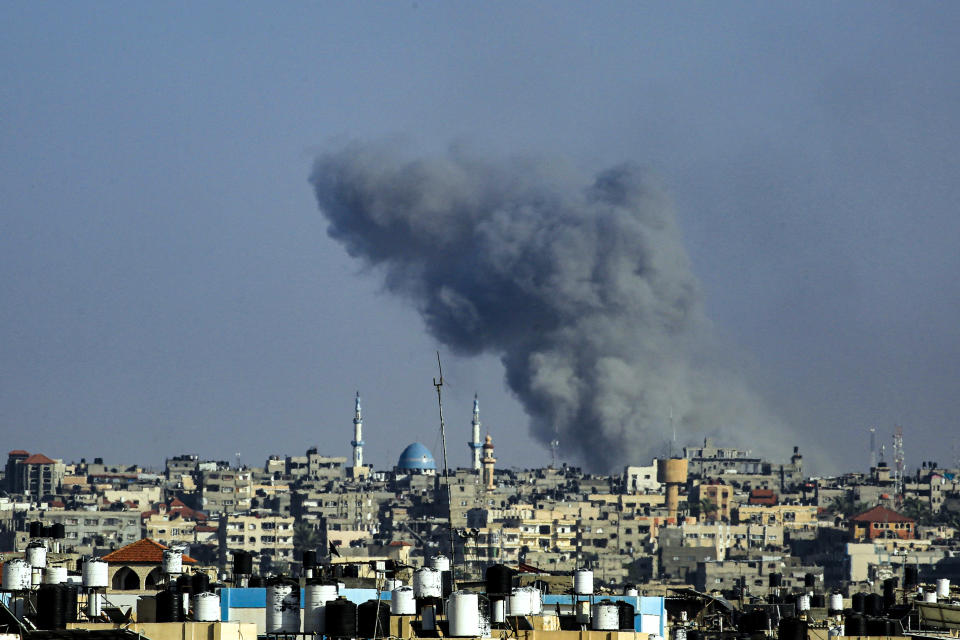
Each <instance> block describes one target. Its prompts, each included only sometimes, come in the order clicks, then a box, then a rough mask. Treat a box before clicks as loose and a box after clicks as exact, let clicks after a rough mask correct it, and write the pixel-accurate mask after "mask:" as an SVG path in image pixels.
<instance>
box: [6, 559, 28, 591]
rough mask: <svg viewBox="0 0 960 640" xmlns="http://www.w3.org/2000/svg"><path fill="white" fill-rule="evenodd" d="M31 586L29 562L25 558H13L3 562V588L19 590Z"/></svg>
mask: <svg viewBox="0 0 960 640" xmlns="http://www.w3.org/2000/svg"><path fill="white" fill-rule="evenodd" d="M30 586H31V579H30V564H29V563H28V562H27V561H26V560H21V559H20V558H14V559H13V560H8V561H7V562H4V563H3V588H4V589H7V590H10V591H21V590H23V589H29V588H30Z"/></svg>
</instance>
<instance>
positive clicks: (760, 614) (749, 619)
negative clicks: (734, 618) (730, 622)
mask: <svg viewBox="0 0 960 640" xmlns="http://www.w3.org/2000/svg"><path fill="white" fill-rule="evenodd" d="M769 627H770V615H769V614H768V613H767V611H766V610H765V609H754V610H753V611H750V612H747V613H745V614H743V615H742V616H740V625H739V630H740V631H742V632H743V633H755V632H757V631H766V630H767V629H768V628H769Z"/></svg>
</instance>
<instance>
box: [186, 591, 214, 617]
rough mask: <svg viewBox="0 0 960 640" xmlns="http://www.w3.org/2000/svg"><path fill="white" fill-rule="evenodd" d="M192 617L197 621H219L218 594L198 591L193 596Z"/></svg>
mask: <svg viewBox="0 0 960 640" xmlns="http://www.w3.org/2000/svg"><path fill="white" fill-rule="evenodd" d="M193 619H194V620H196V621H197V622H219V621H220V596H218V595H217V594H215V593H198V594H197V595H195V596H193Z"/></svg>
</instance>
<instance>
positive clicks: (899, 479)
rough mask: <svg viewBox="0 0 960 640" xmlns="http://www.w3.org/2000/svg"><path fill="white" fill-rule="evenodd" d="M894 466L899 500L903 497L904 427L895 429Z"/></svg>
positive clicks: (895, 487)
mask: <svg viewBox="0 0 960 640" xmlns="http://www.w3.org/2000/svg"><path fill="white" fill-rule="evenodd" d="M893 468H894V470H895V471H894V473H895V474H896V475H895V476H894V495H896V500H897V502H900V501H901V500H902V499H903V472H904V460H903V427H897V428H896V429H894V431H893Z"/></svg>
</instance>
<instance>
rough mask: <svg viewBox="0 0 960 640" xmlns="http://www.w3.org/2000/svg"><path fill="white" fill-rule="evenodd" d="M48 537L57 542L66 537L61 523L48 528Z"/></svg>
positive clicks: (65, 531)
mask: <svg viewBox="0 0 960 640" xmlns="http://www.w3.org/2000/svg"><path fill="white" fill-rule="evenodd" d="M50 536H51V537H53V538H55V539H57V540H63V539H64V538H66V537H67V530H66V528H65V527H64V526H63V523H62V522H55V523H54V524H53V526H52V527H50Z"/></svg>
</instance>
